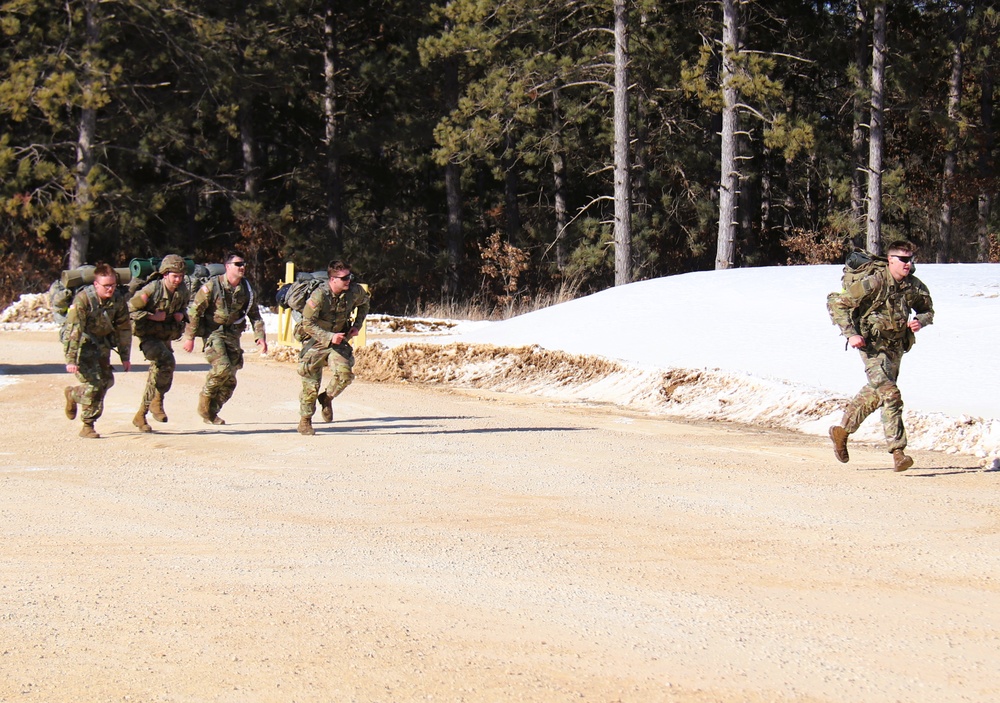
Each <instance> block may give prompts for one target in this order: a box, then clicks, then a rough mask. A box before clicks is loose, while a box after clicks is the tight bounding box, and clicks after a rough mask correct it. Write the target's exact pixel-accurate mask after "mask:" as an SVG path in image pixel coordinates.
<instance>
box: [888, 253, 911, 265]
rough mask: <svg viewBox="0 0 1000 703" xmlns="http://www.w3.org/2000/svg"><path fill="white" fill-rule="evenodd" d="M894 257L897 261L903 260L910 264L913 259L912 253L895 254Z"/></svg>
mask: <svg viewBox="0 0 1000 703" xmlns="http://www.w3.org/2000/svg"><path fill="white" fill-rule="evenodd" d="M892 258H894V259H896V260H897V261H902V262H903V263H904V264H908V263H910V262H911V261H913V255H912V254H911V255H910V256H900V255H899V254H893V255H892Z"/></svg>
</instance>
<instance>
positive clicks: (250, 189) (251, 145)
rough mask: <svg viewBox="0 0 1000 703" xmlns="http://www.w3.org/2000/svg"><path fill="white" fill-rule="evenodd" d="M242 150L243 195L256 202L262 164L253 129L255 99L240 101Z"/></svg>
mask: <svg viewBox="0 0 1000 703" xmlns="http://www.w3.org/2000/svg"><path fill="white" fill-rule="evenodd" d="M239 126H240V148H241V149H242V152H243V193H244V195H246V197H247V199H248V200H256V199H257V195H258V194H259V192H260V164H258V163H257V141H256V135H255V134H254V127H253V97H252V96H251V95H244V96H243V97H242V98H241V99H240V115H239Z"/></svg>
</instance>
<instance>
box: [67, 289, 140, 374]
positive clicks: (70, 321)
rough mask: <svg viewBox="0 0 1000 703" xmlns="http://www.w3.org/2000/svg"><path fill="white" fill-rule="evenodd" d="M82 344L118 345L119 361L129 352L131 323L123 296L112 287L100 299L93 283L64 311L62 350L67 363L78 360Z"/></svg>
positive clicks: (128, 355)
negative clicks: (105, 298) (64, 324)
mask: <svg viewBox="0 0 1000 703" xmlns="http://www.w3.org/2000/svg"><path fill="white" fill-rule="evenodd" d="M85 344H91V345H94V346H96V347H100V348H104V349H108V350H110V349H114V348H117V349H118V356H119V357H121V360H122V363H124V362H126V361H129V359H130V356H131V353H132V324H131V321H130V320H129V314H128V305H127V304H126V303H125V297H124V296H123V295H122V294H121V293H120V292H119V291H117V290H116V291H115V292H114V295H112V296H111V297H110V298H108V299H107V300H101V299H100V298H99V297H98V295H97V291H96V290H95V289H94V286H93V285H89V286H87V287H86V288H83V289H81V290H80V292H79V293H77V294H76V296H75V297H74V298H73V304H72V305H70V307H69V310H68V311H67V313H66V339H65V342H64V343H63V352H64V353H65V356H66V363H67V364H78V363H79V361H80V350H81V348H82V347H83V346H84V345H85Z"/></svg>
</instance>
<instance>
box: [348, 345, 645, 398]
mask: <svg viewBox="0 0 1000 703" xmlns="http://www.w3.org/2000/svg"><path fill="white" fill-rule="evenodd" d="M624 370H625V367H623V366H621V365H620V364H616V363H614V362H610V361H605V360H602V359H597V358H594V357H586V356H576V355H572V354H566V353H564V352H557V351H549V350H547V349H542V348H541V347H537V346H531V347H496V346H491V345H483V344H461V343H459V344H448V345H446V346H440V345H436V344H403V345H400V346H397V347H394V348H392V349H387V348H386V347H385V346H383V345H381V344H378V343H376V344H372V345H369V346H367V347H364V348H362V349H360V350H359V351H358V353H357V366H356V367H355V373H357V374H358V375H359V376H360V377H362V378H364V379H366V380H369V381H395V382H400V381H404V382H415V383H452V382H456V381H460V382H462V384H463V385H471V386H472V387H476V388H485V387H489V388H492V389H494V390H501V388H500V387H502V386H504V385H520V384H523V383H524V382H525V381H526V380H528V379H535V380H537V379H539V378H544V379H545V383H546V385H551V384H556V385H558V386H566V385H570V384H582V383H587V382H589V381H593V380H595V379H599V378H604V377H606V376H608V375H610V374H614V373H621V372H623V371H624Z"/></svg>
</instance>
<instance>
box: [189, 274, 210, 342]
mask: <svg viewBox="0 0 1000 703" xmlns="http://www.w3.org/2000/svg"><path fill="white" fill-rule="evenodd" d="M210 292H211V291H210V289H209V283H208V282H207V281H206V282H205V283H204V284H202V286H201V288H199V289H198V292H197V293H195V294H194V300H192V301H191V305H190V306H189V307H188V311H187V318H188V323H187V327H185V328H184V339H185V340H194V336H195V334H196V333H197V332H198V323H199V322H201V318H202V316H203V315H204V314H205V309H206V308H207V307H208V299H209V294H210Z"/></svg>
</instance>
